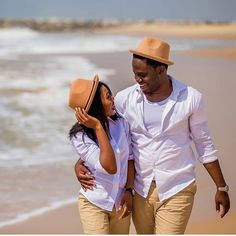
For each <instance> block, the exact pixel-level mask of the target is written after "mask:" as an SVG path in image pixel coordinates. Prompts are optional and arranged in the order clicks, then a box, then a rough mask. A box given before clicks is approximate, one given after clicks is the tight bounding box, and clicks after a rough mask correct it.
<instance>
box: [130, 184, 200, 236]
mask: <svg viewBox="0 0 236 236" xmlns="http://www.w3.org/2000/svg"><path fill="white" fill-rule="evenodd" d="M195 193H196V183H195V182H193V183H191V184H190V185H189V186H187V187H186V188H185V189H183V190H182V191H180V192H179V193H177V194H175V195H174V196H173V197H171V198H169V199H167V200H164V201H163V202H160V200H159V198H158V195H157V189H156V184H155V183H154V182H153V183H152V184H151V187H150V190H149V193H148V196H147V198H146V199H145V198H143V197H142V196H140V195H139V194H137V193H136V194H135V196H134V201H133V215H132V217H133V221H134V225H135V228H136V231H137V233H138V234H183V233H184V232H185V229H186V226H187V223H188V220H189V217H190V214H191V211H192V207H193V200H194V195H195Z"/></svg>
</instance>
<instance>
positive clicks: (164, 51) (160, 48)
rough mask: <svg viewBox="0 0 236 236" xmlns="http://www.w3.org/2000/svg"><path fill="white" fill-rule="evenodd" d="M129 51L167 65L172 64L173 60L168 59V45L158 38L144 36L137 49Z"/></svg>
mask: <svg viewBox="0 0 236 236" xmlns="http://www.w3.org/2000/svg"><path fill="white" fill-rule="evenodd" d="M129 51H130V52H131V53H133V54H136V55H139V56H142V57H145V58H149V59H152V60H154V61H159V62H161V63H164V64H167V65H173V64H174V62H172V61H169V52H170V45H169V44H168V43H166V42H165V41H163V40H161V39H158V38H149V37H145V38H144V39H143V40H142V41H141V43H140V44H139V46H138V48H137V49H130V50H129Z"/></svg>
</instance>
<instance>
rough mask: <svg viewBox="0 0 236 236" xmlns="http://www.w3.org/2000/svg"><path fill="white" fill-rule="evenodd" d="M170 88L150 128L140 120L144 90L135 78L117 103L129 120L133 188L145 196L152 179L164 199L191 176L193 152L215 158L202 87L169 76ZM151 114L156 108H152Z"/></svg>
mask: <svg viewBox="0 0 236 236" xmlns="http://www.w3.org/2000/svg"><path fill="white" fill-rule="evenodd" d="M169 79H171V81H172V86H173V91H172V94H171V96H170V97H169V99H168V101H167V103H166V105H165V108H164V110H163V114H162V117H161V124H160V129H159V130H158V129H157V132H149V131H148V130H147V128H146V127H145V124H144V105H143V103H144V94H143V92H142V91H141V89H140V87H139V85H138V84H136V85H133V86H131V87H129V88H127V89H125V90H122V91H121V92H119V93H118V94H117V95H116V97H115V105H116V109H117V110H118V112H119V113H121V114H122V115H123V116H124V117H125V118H126V120H127V121H128V123H129V126H130V134H131V144H132V152H133V157H134V160H135V169H136V176H135V183H134V186H135V191H136V192H137V193H138V194H140V195H141V196H143V197H147V194H148V191H149V188H150V185H151V182H152V180H153V179H155V181H156V185H157V191H158V195H159V198H160V200H161V201H162V200H165V199H167V198H169V197H171V196H173V195H175V194H176V193H178V192H179V191H181V190H182V189H184V188H185V187H187V186H188V185H189V184H191V183H192V182H193V181H194V180H195V171H194V169H195V164H196V158H195V156H194V153H193V150H192V148H191V143H192V141H193V142H194V144H195V146H196V150H197V152H198V159H199V161H200V162H202V163H209V162H213V161H215V160H217V156H216V149H215V147H214V145H213V142H212V139H211V136H210V132H209V129H208V125H207V120H206V116H205V113H204V105H203V99H202V95H201V93H200V92H198V91H197V90H196V89H194V88H192V87H190V86H187V85H185V84H183V83H181V82H179V81H177V80H175V79H174V78H172V77H170V76H169ZM149 115H150V116H153V115H154V116H155V115H156V114H155V113H153V112H152V113H150V114H149Z"/></svg>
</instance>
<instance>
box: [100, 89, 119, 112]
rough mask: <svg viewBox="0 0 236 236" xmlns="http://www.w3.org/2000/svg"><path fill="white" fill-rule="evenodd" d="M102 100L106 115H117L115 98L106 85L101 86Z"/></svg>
mask: <svg viewBox="0 0 236 236" xmlns="http://www.w3.org/2000/svg"><path fill="white" fill-rule="evenodd" d="M101 100H102V105H103V108H104V111H105V115H106V116H113V115H115V114H116V110H115V105H114V98H113V96H112V95H111V94H110V93H109V91H108V89H107V88H106V87H105V86H104V85H102V87H101Z"/></svg>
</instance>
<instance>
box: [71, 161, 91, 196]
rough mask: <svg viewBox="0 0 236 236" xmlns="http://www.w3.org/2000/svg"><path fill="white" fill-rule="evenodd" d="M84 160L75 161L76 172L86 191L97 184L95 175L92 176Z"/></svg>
mask: <svg viewBox="0 0 236 236" xmlns="http://www.w3.org/2000/svg"><path fill="white" fill-rule="evenodd" d="M83 163H84V161H83V160H82V159H79V160H78V161H77V162H76V163H75V167H74V169H75V174H76V177H77V179H78V181H79V182H80V184H81V187H82V188H83V189H84V191H86V190H87V189H91V190H92V189H93V187H95V186H96V184H95V182H94V177H93V176H92V174H91V172H90V171H89V169H88V168H87V167H85V166H84V165H83Z"/></svg>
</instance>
